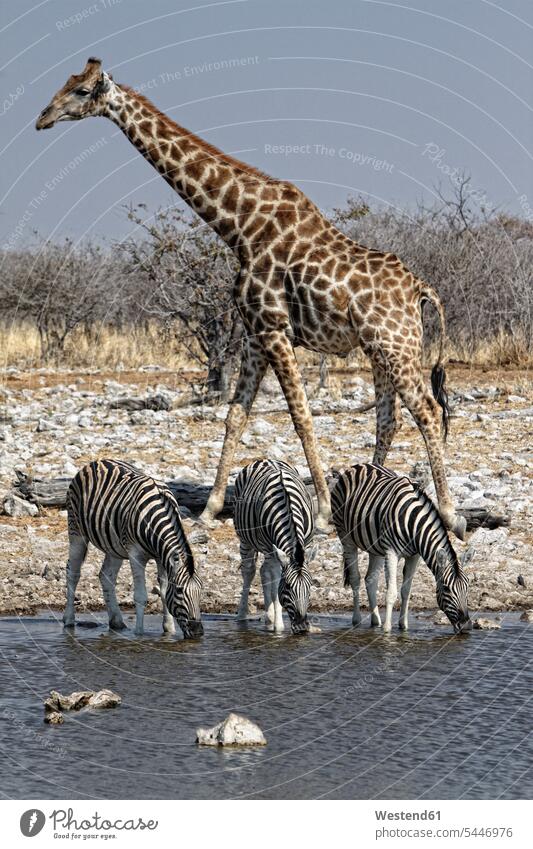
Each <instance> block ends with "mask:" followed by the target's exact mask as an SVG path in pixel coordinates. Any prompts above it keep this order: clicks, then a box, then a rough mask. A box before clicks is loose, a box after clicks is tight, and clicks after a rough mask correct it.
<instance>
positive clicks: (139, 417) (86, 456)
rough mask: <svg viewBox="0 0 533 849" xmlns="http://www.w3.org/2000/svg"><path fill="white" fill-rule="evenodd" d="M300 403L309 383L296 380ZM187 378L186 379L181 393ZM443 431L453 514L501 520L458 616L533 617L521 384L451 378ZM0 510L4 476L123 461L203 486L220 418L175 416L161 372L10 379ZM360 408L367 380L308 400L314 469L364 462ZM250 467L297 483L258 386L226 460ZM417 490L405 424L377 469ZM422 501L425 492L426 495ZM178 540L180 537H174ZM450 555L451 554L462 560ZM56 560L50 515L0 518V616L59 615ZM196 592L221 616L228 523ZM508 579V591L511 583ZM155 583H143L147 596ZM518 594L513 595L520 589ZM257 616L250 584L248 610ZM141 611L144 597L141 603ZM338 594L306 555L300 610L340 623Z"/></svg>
mask: <svg viewBox="0 0 533 849" xmlns="http://www.w3.org/2000/svg"><path fill="white" fill-rule="evenodd" d="M306 374H307V379H308V391H309V393H310V394H311V395H313V393H314V390H315V387H316V382H317V374H316V372H314V371H312V370H308V371H307V372H306ZM190 377H191V374H190V373H189V374H188V378H189V379H190ZM449 385H450V389H451V390H452V395H451V398H452V403H453V405H454V419H453V422H452V428H451V434H450V438H449V442H448V446H447V465H448V470H449V479H450V485H451V489H452V493H453V495H454V497H455V499H456V501H457V503H458V504H459V505H463V506H484V507H488V508H491V509H494V510H497V511H505V512H508V513H509V514H510V515H511V521H512V525H511V527H510V528H509V529H506V528H499V529H497V530H494V531H485V530H479V531H477V532H475V534H474V535H473V542H474V545H475V548H476V557H475V559H474V561H473V563H472V565H471V567H470V578H471V584H470V587H471V589H470V599H471V607H472V609H474V610H476V609H483V610H487V609H488V610H515V609H521V608H532V607H533V561H532V554H533V547H532V542H533V528H532V519H531V515H530V514H531V510H530V505H531V493H532V476H531V465H532V464H531V433H532V422H533V407H532V404H533V387H532V381H531V378H530V375H529V374H528V373H526V372H523V371H504V370H498V371H489V370H472V369H470V368H467V367H451V368H450V370H449ZM147 392H159V393H162V394H164V395H166V396H167V397H168V399H169V401H170V402H171V405H172V409H171V410H170V411H168V412H167V411H161V412H154V411H152V410H143V411H135V412H132V413H130V412H128V411H126V410H123V409H114V403H115V402H116V400H117V399H119V398H121V397H123V396H125V395H127V396H131V395H136V396H139V397H143V396H144V395H145V394H146V393H147ZM0 393H1V395H2V396H3V399H2V400H3V423H2V424H0V504H1V503H2V501H3V498H4V496H5V495H6V494H7V493H8V492H9V491H10V490H11V483H12V480H13V478H14V477H15V469H16V468H20V469H23V470H25V471H31V472H33V473H34V474H35V475H38V476H40V477H57V476H59V475H72V474H74V473H75V471H76V469H77V468H78V467H79V466H80V465H82V464H83V463H84V462H86V461H88V460H90V459H93V458H95V457H117V458H123V459H128V460H129V461H131V462H134V463H136V464H137V465H138V466H140V467H141V468H143V469H145V470H146V471H148V472H150V473H152V474H154V475H156V476H158V477H160V478H163V479H170V478H183V479H190V480H193V481H202V482H212V481H213V479H214V475H215V470H216V464H217V461H218V458H219V455H220V450H221V447H222V438H223V433H224V418H225V415H226V411H227V407H218V408H216V407H206V406H204V407H198V406H192V405H190V406H181V404H182V403H183V401H184V399H186V398H187V396H188V395H189V394H190V387H189V385H188V384H187V383H185V382H184V381H183V380H182V379H181V378H180V377H179V376H176V375H175V374H172V373H168V372H163V371H161V370H157V369H155V370H154V369H152V370H143V371H139V372H132V371H129V372H128V373H122V374H121V373H117V374H116V375H115V376H113V377H111V376H110V375H108V374H100V373H91V374H89V373H83V374H82V373H66V372H65V373H63V372H59V371H55V372H50V371H44V370H43V371H33V372H32V373H31V374H29V373H24V372H17V371H16V370H13V369H10V370H9V373H8V374H7V375H5V379H4V382H3V383H2V384H1V388H0ZM371 397H372V386H371V378H370V375H369V373H368V372H366V371H362V370H355V369H349V368H348V369H343V370H342V371H339V372H337V373H334V374H333V377H332V386H331V389H330V390H329V391H328V392H327V393H326V394H325V395H324V396H323V397H315V398H314V399H313V401H312V405H313V407H314V409H315V412H317V413H320V414H318V415H315V417H314V422H315V427H316V431H317V436H318V439H319V442H320V446H321V453H322V458H323V463H324V466H325V467H326V468H330V467H342V466H346V465H349V464H351V463H354V462H358V461H364V460H369V459H371V456H372V449H373V445H374V411H373V410H371V411H370V412H368V413H365V414H358V415H356V414H355V413H354V410H356V409H357V408H358V407H359V406H360V405H361V404H362V403H364V402H365V401H367V400H368V399H369V398H371ZM260 456H270V457H275V458H289V459H290V460H291V461H292V462H293V463H295V464H297V465H298V467H300V468H301V471H302V473H305V474H307V473H308V472H307V468H306V465H305V460H304V456H303V452H302V449H301V447H300V445H299V442H298V440H297V438H296V436H295V434H294V432H293V429H292V426H291V424H290V420H289V416H288V413H287V412H286V411H285V404H284V401H283V400H282V398H281V394H280V392H279V389H278V387H277V384H276V383H275V382H274V381H273V379H272V377H269V378H268V379H267V381H266V383H265V386H264V389H263V390H262V392H261V394H260V396H259V398H258V400H257V403H256V412H255V413H254V415H253V417H252V419H251V422H250V426H249V428H248V429H247V431H246V433H245V435H244V437H243V440H242V443H241V445H240V447H239V451H238V454H237V457H236V460H235V469H234V470H235V472H236V471H238V469H239V468H240V467H241V466H242V465H243V464H244V463H246V462H248V461H250V460H252V459H254V458H256V457H260ZM415 464H416V471H417V474H418V476H420V475H422V477H423V476H424V474H425V473H427V466H426V454H425V450H424V445H423V442H422V438H421V437H420V435H419V433H418V431H417V430H416V428H415V427H414V425H413V423H412V420H411V419H410V416H409V414H408V413H407V412H404V425H403V428H402V430H401V432H400V433H399V434H398V436H397V437H396V440H395V444H394V447H393V450H392V451H391V454H390V455H389V458H388V465H389V466H390V467H391V468H393V469H395V470H397V471H403V472H407V473H409V472H411V471H412V469H413V467H414V466H415ZM429 491H430V492H431V488H430V490H429ZM187 524H188V526H189V527H190V526H191V525H190V523H187ZM462 547H463V546H462V544H458V546H457V548H458V549H459V550H461V549H462ZM66 552H67V544H66V520H65V515H64V511H58V510H52V509H49V510H42V511H41V512H40V514H39V515H37V516H33V517H23V518H18V519H14V518H10V517H9V516H6V515H1V516H0V613H17V612H18V613H22V612H32V611H35V610H37V609H38V608H42V607H54V608H60V607H62V606H63V601H64V582H65V581H64V573H65V559H66ZM197 555H198V558H199V562H200V564H201V565H202V571H203V579H204V586H205V592H204V601H203V608H204V610H205V611H206V612H221V611H234V610H235V607H236V604H237V601H238V596H239V592H240V572H239V558H238V545H237V541H236V538H235V535H234V532H233V526H232V523H231V522H230V521H228V522H224V523H220V524H219V525H218V526H217V527H216V528H215V529H214V530H213V531H212V532H211V533H210V539H209V543H208V545H207V546H206V547H204V549H201V550H197ZM100 560H101V557H100V555H99V554H98V553H97V552H95V551H92V552H91V554H90V556H89V558H88V561H87V563H86V565H85V567H84V570H83V572H82V579H81V582H80V585H79V592H78V597H79V604H78V608H79V610H80V611H81V610H89V609H96V608H100V607H101V606H102V595H101V590H100V585H99V582H98V570H99V566H100ZM519 575H521V576H522V580H521V582H520V583H519V581H518V576H519ZM154 583H155V570H154V568H153V567H152V568H151V569H150V571H149V582H148V586H149V587H152V585H153V584H154ZM523 584H525V586H523ZM119 598H120V600H121V602H122V603H123V604H125V605H126V604H131V600H132V582H131V576H130V572H129V569H128V568H127V567H126V566H125V567H124V568H123V569H122V571H121V574H120V577H119ZM251 599H252V602H254V603H255V602H257V603H258V606H260V593H259V585H258V582H257V584H256V586H255V589H254V592H252V596H251ZM150 604H151V609H153V610H156V609H157V597H156V596H155V595H152V596H151V603H150ZM435 605H436V602H435V589H434V581H433V577H432V575H431V574H430V572H429V570H428V569H426V568H425V567H422V568H421V569H420V570H419V573H418V575H417V576H416V578H415V582H414V588H413V595H412V606H413V607H414V608H418V609H423V608H434V607H435ZM349 606H350V594H349V592H348V591H347V590H344V589H343V587H342V584H341V559H340V545H339V543H338V541H337V540H336V539H335V538H334V537H333V536H332V537H330V538H328V539H324V540H323V541H321V543H320V549H319V557H318V560H317V562H316V563H315V566H314V587H313V591H312V608H313V609H314V610H316V611H321V612H326V611H330V610H339V609H347V608H348V607H349Z"/></svg>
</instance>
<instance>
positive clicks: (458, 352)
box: [0, 322, 533, 371]
mask: <svg viewBox="0 0 533 849" xmlns="http://www.w3.org/2000/svg"><path fill="white" fill-rule="evenodd" d="M0 351H1V352H2V358H1V361H0V368H7V367H9V366H15V367H17V368H23V369H31V368H38V367H40V366H42V365H57V366H61V367H62V368H66V369H69V370H75V369H92V368H94V369H104V370H105V369H108V370H111V371H113V370H121V369H136V368H139V367H140V366H143V365H147V364H149V363H157V364H158V365H159V366H162V367H163V368H168V369H171V370H174V371H175V370H180V369H187V368H198V366H199V362H198V360H195V359H193V358H192V357H191V356H190V354H189V352H188V351H187V350H186V349H185V347H184V346H183V345H181V344H180V341H179V329H178V328H177V327H174V328H162V326H161V325H160V324H158V323H157V322H151V323H148V324H145V325H143V326H135V325H133V326H131V327H129V328H127V329H118V328H114V327H109V326H106V325H97V326H95V327H93V328H91V331H90V333H87V332H86V331H85V330H84V329H82V328H78V329H76V330H74V331H73V332H72V334H71V336H70V337H69V338H68V339H67V342H66V345H65V351H64V354H63V355H62V357H61V360H60V361H59V362H58V363H53V364H49V363H43V362H42V361H41V358H40V342H39V334H38V332H37V329H36V328H35V327H34V326H32V325H31V324H24V323H19V324H14V325H10V326H8V327H2V326H0ZM435 355H436V348H434V347H433V346H432V348H430V349H429V350H428V351H427V352H426V356H425V363H426V365H428V366H429V365H431V364H432V363H433V362H434V361H435ZM446 355H447V357H448V359H449V360H451V361H455V362H458V363H467V364H470V365H474V366H506V365H509V366H516V367H522V368H527V367H529V366H531V365H533V357H532V355H531V353H530V351H529V350H528V344H527V341H526V339H525V338H523V337H522V336H521V335H520V334H517V335H505V334H503V333H500V334H499V335H497V336H495V337H494V338H493V339H492V340H490V341H487V340H481V341H480V343H479V345H478V346H477V348H476V349H475V350H473V351H468V350H465V349H464V348H461V349H458V348H457V347H455V346H453V345H451V344H448V346H447V350H446ZM298 358H299V360H300V363H301V364H302V365H303V366H304V367H305V366H316V365H317V364H318V356H317V355H316V354H313V353H311V352H308V351H303V350H300V351H299V354H298ZM349 363H350V365H351V366H356V367H359V368H361V367H365V366H367V365H368V363H367V361H366V359H365V357H364V356H363V354H362V353H361V351H359V350H358V351H355V352H354V354H353V356H351V357H350V358H349ZM328 364H329V367H330V368H331V369H335V368H342V367H344V366H345V365H346V361H345V360H343V359H341V358H339V357H330V358H328Z"/></svg>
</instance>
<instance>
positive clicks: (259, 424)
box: [250, 419, 274, 436]
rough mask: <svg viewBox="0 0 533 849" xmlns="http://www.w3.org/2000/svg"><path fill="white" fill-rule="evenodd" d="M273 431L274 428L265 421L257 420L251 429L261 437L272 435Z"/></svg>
mask: <svg viewBox="0 0 533 849" xmlns="http://www.w3.org/2000/svg"><path fill="white" fill-rule="evenodd" d="M273 430H274V426H273V425H271V424H270V422H267V421H266V420H265V419H255V420H254V421H253V422H252V425H251V427H250V431H251V432H252V433H256V434H258V435H259V436H266V435H267V434H269V433H272V431H273Z"/></svg>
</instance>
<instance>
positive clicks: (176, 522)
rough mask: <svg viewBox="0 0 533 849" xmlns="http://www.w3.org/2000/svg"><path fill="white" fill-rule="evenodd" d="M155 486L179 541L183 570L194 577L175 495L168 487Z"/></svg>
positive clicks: (188, 546) (192, 560)
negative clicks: (183, 564)
mask: <svg viewBox="0 0 533 849" xmlns="http://www.w3.org/2000/svg"><path fill="white" fill-rule="evenodd" d="M156 486H157V488H158V489H159V493H160V495H161V498H162V499H163V501H164V502H165V504H166V506H167V508H168V512H169V515H170V517H171V519H172V524H173V527H174V530H175V532H176V536H177V537H178V539H179V543H180V554H182V555H183V560H184V563H185V568H186V569H187V572H188V573H189V575H191V576H192V575H194V572H195V567H194V557H193V553H192V550H191V547H190V545H189V540H188V539H187V537H186V535H185V531H184V530H183V527H182V524H181V520H180V506H179V504H178V500H177V498H176V497H175V495H173V493H172V492H171V491H170V490H169V489H168V487H166V486H163V485H161V484H159V483H157V482H156Z"/></svg>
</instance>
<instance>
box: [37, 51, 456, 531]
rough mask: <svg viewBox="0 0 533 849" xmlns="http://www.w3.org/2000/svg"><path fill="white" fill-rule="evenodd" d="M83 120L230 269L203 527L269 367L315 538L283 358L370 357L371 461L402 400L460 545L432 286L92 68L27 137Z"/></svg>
mask: <svg viewBox="0 0 533 849" xmlns="http://www.w3.org/2000/svg"><path fill="white" fill-rule="evenodd" d="M89 116H104V117H107V118H109V119H111V121H113V122H114V123H115V124H116V125H117V126H118V127H119V128H120V129H121V130H122V132H123V133H124V134H125V135H126V137H127V138H128V139H129V140H130V142H131V143H132V144H133V145H134V146H135V147H136V148H137V150H139V152H140V153H141V154H142V155H143V156H144V157H145V159H147V160H148V161H149V162H150V163H151V164H152V165H153V167H154V168H155V169H156V170H157V171H158V172H159V173H160V174H161V176H162V177H163V179H164V180H166V182H167V183H169V184H170V185H171V186H172V188H173V189H175V191H177V192H178V194H179V195H180V196H181V198H182V199H183V200H184V201H185V202H186V203H187V204H188V205H189V206H190V207H191V208H192V209H193V210H194V212H195V213H197V214H198V215H199V216H200V217H201V218H202V219H203V220H204V221H205V222H206V223H207V224H208V225H209V226H210V227H212V228H213V230H215V232H216V233H217V234H218V235H219V236H220V237H221V238H222V239H223V240H224V241H225V242H226V244H227V245H229V247H230V248H231V250H232V251H233V253H234V254H235V256H236V258H237V260H238V263H239V266H240V270H239V272H238V274H237V277H236V280H235V283H234V290H233V295H234V299H235V302H236V306H237V309H238V311H239V313H240V315H241V317H242V321H243V325H244V329H245V338H244V343H243V354H242V361H241V366H240V372H239V376H238V379H237V384H236V388H235V393H234V397H233V399H232V402H231V404H230V409H229V413H228V416H227V419H226V434H225V438H224V443H223V448H222V454H221V457H220V461H219V465H218V470H217V474H216V480H215V484H214V486H213V489H212V491H211V494H210V496H209V499H208V502H207V506H206V508H205V510H204V512H203V514H202V516H201V520H203V521H204V522H205V523H206V524H208V525H209V524H212V522H213V519H214V517H215V516H216V514H217V513H218V512H219V511H220V510H221V508H222V506H223V503H224V494H225V491H226V486H227V480H228V477H229V473H230V470H231V467H232V462H233V457H234V454H235V450H236V447H237V444H238V442H239V440H240V438H241V435H242V433H243V431H244V428H245V425H246V422H247V420H248V417H249V415H250V410H251V408H252V404H253V402H254V399H255V397H256V394H257V391H258V389H259V386H260V383H261V381H262V379H263V377H264V375H265V372H266V371H267V368H268V366H272V368H273V370H274V372H275V374H276V376H277V378H278V380H279V383H280V385H281V389H282V391H283V394H284V396H285V399H286V401H287V405H288V408H289V411H290V415H291V417H292V421H293V424H294V427H295V430H296V432H297V434H298V437H299V438H300V440H301V443H302V446H303V449H304V453H305V456H306V459H307V463H308V466H309V470H310V472H311V475H312V478H313V482H314V485H315V489H316V494H317V500H318V516H317V522H316V524H317V527H318V528H319V529H322V530H326V531H327V530H329V529H330V527H331V526H330V520H331V504H330V494H329V489H328V486H327V483H326V479H325V475H324V471H323V469H322V465H321V462H320V459H319V453H318V446H317V441H316V437H315V434H314V429H313V423H312V417H311V413H310V410H309V405H308V401H307V396H306V393H305V389H304V386H303V383H302V379H301V376H300V372H299V368H298V364H297V360H296V356H295V348H296V347H298V346H303V347H305V348H307V349H309V350H311V351H318V352H321V353H324V354H334V355H337V356H341V357H342V356H347V355H348V354H349V353H350V352H351V351H352V350H354V348H356V347H358V346H360V347H361V348H362V350H363V352H364V353H365V354H366V355H367V356H368V358H369V359H370V362H371V365H372V371H373V378H374V386H375V397H376V420H377V424H376V447H375V452H374V457H373V462H375V463H380V464H383V463H384V461H385V458H386V456H387V452H388V450H389V448H390V445H391V442H392V439H393V437H394V435H395V433H396V432H397V430H398V428H399V426H400V423H401V419H400V405H401V402H403V403H404V405H405V406H406V407H407V408H408V410H409V411H410V412H411V414H412V416H413V418H414V420H415V422H416V424H417V425H418V428H419V430H420V431H421V433H422V436H423V438H424V440H425V443H426V448H427V453H428V456H429V461H430V465H431V469H432V473H433V479H434V482H435V490H436V493H437V499H438V504H439V511H440V513H441V516H442V518H443V521H444V523H445V525H446V527H447V528H449V529H451V530H452V531H453V532H454V533H455V534H456V535H457V536H458V537H460V538H461V539H463V538H464V534H465V530H466V522H465V520H464V518H463V517H461V516H459V515H458V514H457V513H456V511H455V509H454V505H453V502H452V498H451V495H450V492H449V489H448V485H447V481H446V475H445V471H444V462H443V446H442V428H441V420H440V416H441V414H442V417H443V423H444V424H446V423H447V412H448V408H447V403H446V393H445V389H444V379H445V372H444V369H443V367H442V353H443V352H442V348H443V339H444V314H443V309H442V305H441V303H440V301H439V299H438V296H437V294H436V293H435V292H434V291H433V289H431V288H430V287H429V286H427V285H426V284H424V283H423V282H422V281H421V280H419V279H418V278H417V277H416V276H415V275H414V274H412V273H411V272H410V271H409V270H408V269H407V268H406V267H405V266H404V265H403V264H402V262H401V261H400V260H399V259H398V258H397V257H396V256H394V255H393V254H391V253H380V252H379V251H376V250H371V249H369V248H366V247H363V246H361V245H359V244H357V243H356V242H354V241H353V240H351V239H349V238H348V237H347V236H345V235H344V234H343V233H341V232H340V231H339V230H338V229H337V228H336V227H335V226H334V225H333V224H332V223H331V222H329V221H328V220H327V219H326V218H325V217H324V216H323V215H322V213H321V212H320V211H319V209H318V208H317V207H316V206H315V205H314V203H312V201H311V200H309V199H308V198H307V197H306V195H305V194H303V192H302V191H300V189H298V188H297V187H296V186H294V185H293V184H292V183H290V182H287V181H286V180H277V179H274V178H272V177H269V176H268V175H267V174H264V173H263V172H262V171H259V170H258V169H256V168H254V167H252V166H250V165H247V164H245V163H244V162H241V161H239V160H238V159H236V158H234V157H232V156H230V155H227V154H225V153H223V152H222V151H220V150H219V149H218V148H216V147H214V146H213V145H211V144H209V143H208V142H206V141H204V140H203V139H201V138H199V137H198V136H196V135H195V134H194V133H192V132H190V131H188V130H186V129H184V128H183V127H181V126H180V125H178V124H176V123H175V122H174V121H173V120H171V119H170V118H169V117H168V116H167V115H165V114H164V113H162V112H160V111H159V109H157V108H156V107H155V106H154V105H153V104H152V103H151V102H150V101H149V100H148V99H146V98H145V97H144V96H142V95H141V94H139V93H138V92H136V91H135V90H134V89H132V88H130V87H129V86H126V85H119V84H118V83H116V82H115V81H114V80H113V78H112V76H111V75H110V74H108V73H106V72H105V71H104V70H103V69H102V63H101V61H100V60H99V59H95V58H89V60H88V61H87V64H86V66H85V68H84V69H83V71H82V72H81V74H75V75H73V76H71V77H69V79H68V80H67V82H66V83H65V85H64V86H63V87H62V88H61V89H59V91H58V92H57V93H56V94H55V95H54V97H53V98H52V100H51V101H50V103H49V105H48V106H47V107H46V108H45V109H44V110H43V111H42V112H41V114H40V115H39V118H38V119H37V123H36V128H37V129H38V130H40V129H48V128H50V127H53V126H54V124H56V123H57V122H58V121H77V120H81V119H82V118H86V117H89ZM428 301H429V302H430V303H431V304H433V306H434V307H435V308H436V309H437V311H438V314H439V317H440V323H441V337H440V338H441V342H440V352H439V357H438V362H437V364H436V365H435V367H434V368H433V371H432V389H433V392H430V391H429V388H428V387H427V386H426V384H425V381H424V378H423V375H422V334H423V325H422V304H423V303H424V302H428ZM437 402H438V403H437ZM439 404H440V406H441V407H442V413H441V410H440V409H439V406H438V405H439Z"/></svg>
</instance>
